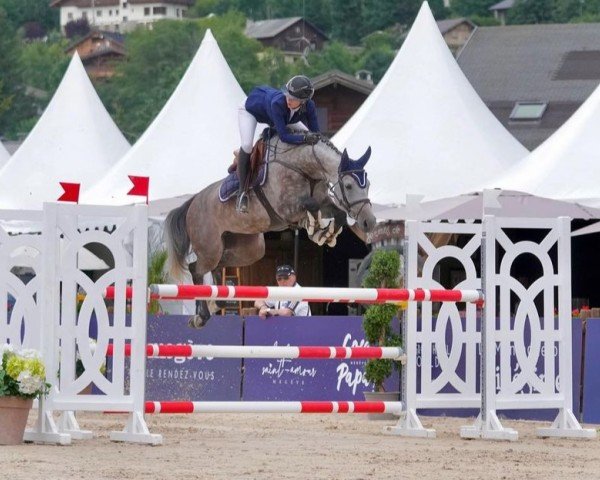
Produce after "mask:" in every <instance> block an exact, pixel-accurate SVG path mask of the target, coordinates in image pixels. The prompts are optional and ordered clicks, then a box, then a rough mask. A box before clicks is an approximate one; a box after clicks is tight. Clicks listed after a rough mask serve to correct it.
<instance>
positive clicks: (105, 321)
mask: <svg viewBox="0 0 600 480" xmlns="http://www.w3.org/2000/svg"><path fill="white" fill-rule="evenodd" d="M145 214H146V212H145V208H144V207H142V206H140V207H128V208H126V207H119V208H110V207H93V206H77V205H56V204H50V205H47V209H46V225H45V229H46V234H47V235H48V242H49V244H50V245H51V247H50V250H51V251H52V252H53V254H54V259H52V258H51V255H48V256H47V258H46V261H47V264H46V265H47V268H48V272H49V275H50V276H49V277H48V280H49V282H52V278H54V282H52V283H53V287H52V290H53V294H54V296H55V298H60V310H59V311H58V309H56V308H55V307H53V312H54V314H56V313H58V314H59V316H58V319H56V317H55V319H54V322H53V328H54V334H53V339H54V345H53V346H52V349H51V350H52V351H53V352H57V353H58V355H55V356H54V358H53V361H54V364H55V367H56V368H55V369H52V371H60V378H56V379H55V381H56V382H57V383H56V384H57V385H58V391H57V392H55V394H54V395H52V397H51V399H50V400H51V401H50V402H49V408H51V409H54V410H61V409H62V410H64V409H68V410H79V409H82V410H83V409H85V410H103V411H107V410H116V409H119V410H133V409H134V403H135V396H136V395H138V396H139V392H137V391H136V383H139V378H135V375H137V374H138V373H139V372H140V371H141V372H143V371H144V364H143V359H142V360H141V362H140V358H138V357H136V356H135V355H133V356H132V360H131V361H132V365H131V369H130V372H131V373H130V375H129V376H128V377H125V356H124V354H123V352H124V345H125V343H131V344H132V348H142V349H143V345H144V341H145V336H146V332H145V317H144V314H145V300H146V288H147V287H146V275H147V273H146V255H147V253H146V252H147V250H146V241H147V230H146V228H147V227H146V220H145ZM90 218H93V221H94V222H97V223H98V224H99V225H102V224H103V223H107V224H108V223H111V222H114V224H115V225H117V227H116V229H115V230H114V231H112V232H111V233H108V232H106V231H104V230H103V229H98V230H95V229H91V230H86V229H85V226H86V223H87V222H88V219H90ZM60 243H62V245H60V248H59V244H60ZM92 243H96V244H101V245H102V246H103V247H104V249H106V250H108V251H109V252H110V255H111V256H112V259H113V260H114V268H112V269H110V270H109V271H107V272H106V273H104V274H103V275H102V276H101V277H100V278H99V279H98V280H96V281H95V282H94V281H92V280H91V279H90V278H89V277H88V276H87V275H86V274H84V273H83V272H82V271H80V270H79V268H78V266H77V256H78V252H79V251H81V250H82V249H83V248H85V245H88V244H92ZM131 245H133V251H132V254H133V255H132V254H130V252H129V251H128V250H130V249H131ZM59 283H60V289H59V290H56V288H57V286H58V284H59ZM111 285H114V286H115V290H116V294H115V300H114V311H113V312H111V313H110V314H109V311H108V309H107V304H106V303H105V301H104V299H103V296H102V294H103V292H104V291H105V290H106V288H107V287H108V286H111ZM128 285H131V286H132V287H133V291H134V297H133V299H132V302H131V310H132V311H134V310H136V312H137V316H136V315H133V316H132V317H131V325H128V323H127V322H128V311H127V310H128V306H127V301H126V298H125V289H126V287H127V286H128ZM78 291H79V292H82V293H84V294H85V299H84V300H83V302H82V304H81V308H80V310H79V311H77V302H76V298H77V292H78ZM140 306H141V309H140V308H136V307H140ZM138 310H139V311H138ZM46 313H48V311H46ZM140 313H141V315H140ZM94 318H95V322H96V327H97V346H96V349H95V353H92V351H91V348H90V341H89V338H90V336H89V331H90V326H91V323H92V322H93V321H94V320H93V319H94ZM109 342H111V343H114V345H115V356H114V357H113V359H112V361H113V368H112V372H113V374H112V378H110V379H108V378H106V377H105V376H104V375H103V373H102V372H101V369H100V367H101V365H102V364H103V363H104V360H105V352H106V349H107V346H108V344H109ZM78 353H79V356H80V358H81V361H82V363H83V367H84V372H83V374H82V375H81V376H79V377H77V376H76V373H75V361H74V359H76V358H77V354H78ZM140 363H142V365H139V364H140ZM142 377H143V374H142ZM92 382H93V383H94V384H95V385H96V386H97V387H98V388H99V389H100V390H101V391H102V392H103V393H104V394H105V395H93V396H89V398H86V400H85V401H82V400H81V398H79V397H80V395H79V392H80V391H81V390H83V388H84V387H86V386H87V385H89V384H90V383H92ZM141 395H142V399H141V401H142V404H143V388H142V392H141Z"/></svg>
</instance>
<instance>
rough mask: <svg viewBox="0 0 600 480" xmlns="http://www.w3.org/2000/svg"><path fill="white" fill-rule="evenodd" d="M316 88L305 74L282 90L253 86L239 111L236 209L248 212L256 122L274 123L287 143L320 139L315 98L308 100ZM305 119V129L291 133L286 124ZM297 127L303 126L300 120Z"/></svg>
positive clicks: (272, 125) (311, 142)
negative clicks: (239, 146) (301, 131)
mask: <svg viewBox="0 0 600 480" xmlns="http://www.w3.org/2000/svg"><path fill="white" fill-rule="evenodd" d="M314 93H315V89H314V87H313V85H312V82H311V81H310V79H309V78H308V77H306V76H304V75H296V76H295V77H292V78H291V79H290V80H289V81H288V82H287V83H286V84H285V86H284V87H283V88H282V89H281V90H277V89H276V88H273V87H269V86H266V85H264V86H260V87H256V88H254V89H253V90H252V91H251V92H250V94H249V95H248V98H247V99H246V102H245V103H244V105H242V106H241V107H240V109H239V112H238V119H239V125H240V137H241V141H242V144H241V148H240V153H239V156H238V165H237V172H238V178H239V181H240V186H239V190H238V194H237V195H238V199H237V205H236V210H237V211H238V212H241V213H247V212H248V187H249V185H248V183H249V178H248V175H249V173H250V172H249V171H250V153H251V152H252V143H253V140H254V132H255V130H256V124H257V123H266V124H267V125H269V127H274V128H275V130H276V131H277V134H278V135H279V138H280V139H281V141H283V142H286V143H293V144H301V143H308V144H310V145H314V144H315V143H317V142H318V141H319V135H318V133H319V122H318V121H317V109H316V107H315V102H313V101H312V100H311V98H312V96H313V94H314ZM298 122H305V123H306V126H307V127H308V130H309V131H307V132H306V133H302V134H293V133H289V132H288V131H287V128H286V127H287V125H290V124H292V123H298ZM298 128H299V129H301V130H305V128H303V126H302V124H298Z"/></svg>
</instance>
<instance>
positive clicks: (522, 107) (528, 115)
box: [510, 102, 548, 121]
mask: <svg viewBox="0 0 600 480" xmlns="http://www.w3.org/2000/svg"><path fill="white" fill-rule="evenodd" d="M547 106H548V104H547V103H544V102H517V103H516V104H515V106H514V108H513V110H512V112H511V113H510V119H511V120H517V121H519V120H541V119H542V115H544V112H545V111H546V107H547Z"/></svg>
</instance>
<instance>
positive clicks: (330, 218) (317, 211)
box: [298, 198, 346, 247]
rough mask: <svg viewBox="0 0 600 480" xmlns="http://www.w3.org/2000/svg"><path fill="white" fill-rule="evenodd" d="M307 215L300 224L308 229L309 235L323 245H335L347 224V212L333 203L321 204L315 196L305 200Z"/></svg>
mask: <svg viewBox="0 0 600 480" xmlns="http://www.w3.org/2000/svg"><path fill="white" fill-rule="evenodd" d="M304 207H305V208H306V217H304V218H302V220H300V222H298V223H299V225H300V226H301V227H302V228H305V229H306V232H307V234H308V237H309V238H310V239H311V240H312V241H313V242H315V243H316V244H317V245H319V246H321V245H323V244H327V245H328V246H330V247H334V246H335V244H336V243H337V237H338V235H339V234H340V233H341V232H342V228H343V227H344V225H346V214H345V213H344V212H343V211H341V210H340V209H338V208H336V207H335V206H334V205H332V204H331V203H326V204H319V203H318V202H317V201H316V200H315V199H314V198H309V199H307V200H305V201H304Z"/></svg>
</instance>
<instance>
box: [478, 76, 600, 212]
mask: <svg viewBox="0 0 600 480" xmlns="http://www.w3.org/2000/svg"><path fill="white" fill-rule="evenodd" d="M599 124H600V87H597V88H596V90H595V91H594V92H593V93H592V95H590V97H589V98H588V99H587V100H586V101H585V102H584V104H583V105H581V107H579V109H578V110H577V111H576V112H575V113H574V114H573V115H572V116H571V118H570V119H569V120H568V121H567V122H565V123H564V124H563V125H562V126H561V127H560V128H559V129H558V130H557V131H556V132H555V133H554V134H553V135H552V136H551V137H550V138H548V139H547V140H546V141H545V142H544V143H542V144H541V145H540V146H539V147H538V148H536V149H535V150H534V151H533V152H531V153H530V154H529V155H528V156H527V157H525V159H523V161H521V162H519V163H518V164H517V165H515V166H514V167H513V168H511V169H510V170H508V171H507V172H506V173H505V174H503V175H501V176H499V177H497V178H495V179H492V180H491V181H488V182H485V184H484V187H487V188H503V189H509V190H520V191H524V192H528V193H531V194H533V195H538V196H543V197H550V198H555V199H559V200H566V201H577V202H579V203H581V204H584V205H589V206H595V207H598V206H600V148H599V144H598V125H599Z"/></svg>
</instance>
